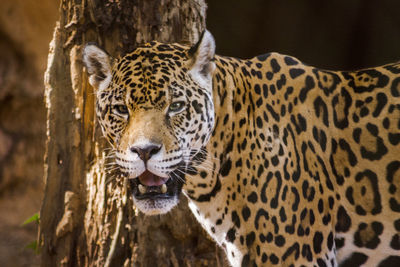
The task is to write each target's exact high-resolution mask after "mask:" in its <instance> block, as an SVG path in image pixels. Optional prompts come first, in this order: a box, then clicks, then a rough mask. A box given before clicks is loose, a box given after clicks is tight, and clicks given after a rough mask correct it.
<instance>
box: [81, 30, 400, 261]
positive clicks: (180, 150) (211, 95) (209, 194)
mask: <svg viewBox="0 0 400 267" xmlns="http://www.w3.org/2000/svg"><path fill="white" fill-rule="evenodd" d="M82 54H83V62H84V65H85V66H86V70H87V73H88V77H89V83H90V84H91V86H92V87H93V88H94V90H95V92H96V96H97V100H96V110H97V111H96V112H97V117H98V121H99V124H100V126H101V128H102V131H103V133H104V136H105V137H106V138H107V140H108V141H109V143H110V144H111V146H112V148H113V152H114V153H113V154H112V155H113V158H114V160H115V164H116V165H117V166H118V168H119V171H120V172H121V174H123V175H125V176H126V177H127V179H129V183H130V188H131V192H132V193H131V194H132V196H133V200H134V204H135V205H136V207H137V208H138V209H139V210H140V211H142V212H143V213H145V214H147V215H154V214H163V213H166V212H168V211H170V210H171V209H172V208H173V207H174V206H176V205H177V203H178V202H179V195H180V193H181V192H182V194H183V195H185V196H186V197H187V198H188V203H189V208H190V209H191V211H192V212H193V214H194V216H195V217H196V218H197V220H198V221H199V222H200V224H201V225H202V227H203V228H204V229H205V230H206V231H207V232H208V234H209V235H210V236H211V237H212V238H213V239H214V240H215V241H216V243H218V244H219V246H221V247H222V248H223V249H224V250H225V252H226V255H227V258H228V261H229V262H230V264H231V265H232V266H381V267H388V266H400V63H394V64H388V65H384V66H381V67H376V68H367V69H363V70H359V71H330V70H323V69H319V68H315V67H312V66H309V65H307V64H304V63H302V62H301V61H300V60H298V59H296V58H294V57H291V56H286V55H281V54H278V53H267V54H264V55H260V56H257V57H254V58H251V59H245V60H242V59H237V58H232V57H225V56H219V55H216V54H215V41H214V38H213V36H212V35H211V33H210V32H208V31H207V30H205V31H204V32H203V33H202V34H201V36H200V37H199V41H198V42H197V43H196V44H195V45H193V46H186V45H182V44H177V43H172V44H170V43H160V42H156V41H152V42H150V43H147V44H144V45H142V46H139V47H137V48H136V49H135V50H134V51H133V52H131V53H128V54H126V55H124V56H122V57H119V58H113V57H112V56H110V55H109V54H108V53H107V52H105V51H104V50H103V49H102V48H100V47H99V46H97V45H96V44H93V43H89V44H87V45H86V46H85V47H84V48H83V53H82Z"/></svg>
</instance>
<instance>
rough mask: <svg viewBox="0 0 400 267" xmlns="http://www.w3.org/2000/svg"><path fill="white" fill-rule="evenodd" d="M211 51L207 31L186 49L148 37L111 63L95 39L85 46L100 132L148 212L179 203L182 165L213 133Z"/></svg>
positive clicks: (169, 207) (188, 160)
mask: <svg viewBox="0 0 400 267" xmlns="http://www.w3.org/2000/svg"><path fill="white" fill-rule="evenodd" d="M214 52H215V43H214V39H213V37H212V35H211V34H210V33H209V32H207V31H205V32H204V33H203V34H202V36H201V38H200V41H199V42H198V43H197V44H196V45H194V46H193V47H191V48H187V47H184V46H181V45H178V44H164V43H158V42H151V43H149V44H146V45H145V46H143V47H139V48H137V49H136V50H135V51H133V52H132V53H130V54H127V55H125V56H124V57H122V58H120V59H116V60H114V59H112V58H111V57H110V56H109V55H108V54H107V53H106V52H105V51H103V50H102V49H100V48H99V47H98V46H96V45H94V44H87V45H86V46H85V48H84V51H83V61H84V64H85V66H86V68H87V72H88V74H89V82H90V84H91V85H92V86H93V87H94V88H95V90H96V95H97V102H96V110H97V117H98V120H99V123H100V125H101V128H102V131H103V134H104V135H105V136H106V138H107V140H108V141H109V142H110V143H111V145H112V146H113V150H114V153H113V155H114V159H115V163H116V164H117V165H118V168H119V170H120V171H121V172H122V173H124V174H125V175H127V176H128V177H129V179H130V184H131V188H132V192H133V198H134V202H135V204H136V206H137V207H138V208H139V209H140V210H141V211H142V212H144V213H146V214H161V213H165V212H168V211H169V210H170V209H171V208H173V207H174V206H175V205H176V204H177V203H178V201H179V194H180V191H181V190H182V186H183V183H184V179H185V178H184V175H183V170H184V168H185V166H186V165H187V164H189V163H191V161H192V159H193V157H194V156H195V155H196V154H197V153H198V152H199V151H200V150H201V149H202V148H203V147H204V146H205V145H206V144H207V142H208V140H209V138H210V135H211V133H212V129H213V127H214V106H213V99H212V72H213V71H214V69H215V64H214V62H213V57H214Z"/></svg>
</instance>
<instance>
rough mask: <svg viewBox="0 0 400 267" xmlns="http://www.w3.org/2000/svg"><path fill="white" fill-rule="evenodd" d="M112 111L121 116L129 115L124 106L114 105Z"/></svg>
mask: <svg viewBox="0 0 400 267" xmlns="http://www.w3.org/2000/svg"><path fill="white" fill-rule="evenodd" d="M114 109H115V111H116V112H117V113H118V114H121V115H127V114H128V113H129V111H128V107H127V106H125V105H115V106H114Z"/></svg>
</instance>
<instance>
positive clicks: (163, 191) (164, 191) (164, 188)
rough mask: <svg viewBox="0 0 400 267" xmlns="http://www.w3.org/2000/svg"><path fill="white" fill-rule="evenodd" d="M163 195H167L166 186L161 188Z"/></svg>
mask: <svg viewBox="0 0 400 267" xmlns="http://www.w3.org/2000/svg"><path fill="white" fill-rule="evenodd" d="M161 193H163V194H165V193H167V185H166V184H163V185H162V186H161Z"/></svg>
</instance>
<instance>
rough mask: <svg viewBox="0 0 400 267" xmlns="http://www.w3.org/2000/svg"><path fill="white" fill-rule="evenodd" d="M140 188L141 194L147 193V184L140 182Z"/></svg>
mask: <svg viewBox="0 0 400 267" xmlns="http://www.w3.org/2000/svg"><path fill="white" fill-rule="evenodd" d="M138 188H139V192H140V193H141V194H144V193H146V187H145V186H143V185H141V184H139V186H138Z"/></svg>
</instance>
